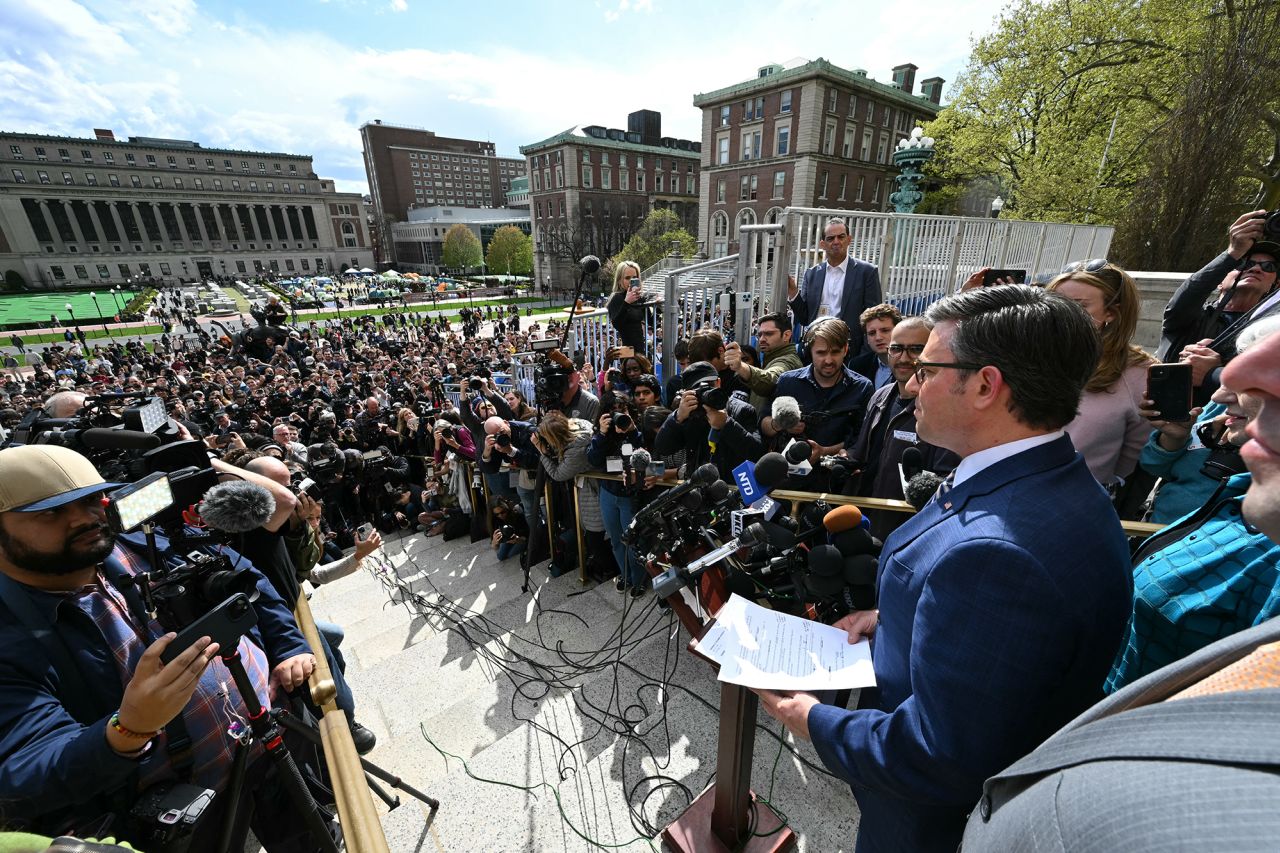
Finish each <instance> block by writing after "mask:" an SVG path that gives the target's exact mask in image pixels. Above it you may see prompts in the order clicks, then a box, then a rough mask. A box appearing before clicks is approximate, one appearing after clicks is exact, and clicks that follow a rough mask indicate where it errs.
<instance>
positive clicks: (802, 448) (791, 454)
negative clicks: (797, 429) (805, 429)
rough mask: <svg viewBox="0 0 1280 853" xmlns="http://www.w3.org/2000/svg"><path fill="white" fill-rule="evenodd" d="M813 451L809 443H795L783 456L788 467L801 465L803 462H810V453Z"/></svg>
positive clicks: (789, 446)
mask: <svg viewBox="0 0 1280 853" xmlns="http://www.w3.org/2000/svg"><path fill="white" fill-rule="evenodd" d="M812 450H813V448H811V447H810V446H809V442H807V441H793V442H792V443H791V444H788V445H787V449H786V451H785V452H784V453H783V456H785V457H786V460H787V464H788V465H799V464H800V463H802V462H808V461H809V455H810V452H811V451H812Z"/></svg>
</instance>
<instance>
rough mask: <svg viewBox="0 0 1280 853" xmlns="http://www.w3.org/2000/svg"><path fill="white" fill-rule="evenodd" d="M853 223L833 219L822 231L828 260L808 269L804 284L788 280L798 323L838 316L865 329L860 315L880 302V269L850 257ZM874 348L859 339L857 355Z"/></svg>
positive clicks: (789, 295)
mask: <svg viewBox="0 0 1280 853" xmlns="http://www.w3.org/2000/svg"><path fill="white" fill-rule="evenodd" d="M849 242H850V235H849V226H848V225H846V224H845V222H844V220H843V219H832V220H830V221H828V222H827V227H826V228H824V229H823V231H822V250H823V252H824V254H825V255H826V258H825V260H823V262H822V263H820V264H818V265H817V266H815V267H811V268H810V269H808V270H806V271H805V274H804V278H803V279H802V280H801V283H800V286H799V287H796V284H795V281H794V280H790V281H788V283H787V303H788V305H789V306H790V308H791V315H792V318H793V319H794V321H795V324H796V325H797V326H808V325H810V324H811V323H812V322H813V321H814V320H815V319H817V318H819V317H838V318H840V319H841V320H843V321H844V323H845V326H847V327H848V328H850V329H855V328H856V329H861V328H862V327H861V325H860V324H859V322H858V318H859V317H861V316H862V312H863V311H865V310H867V309H868V308H870V307H871V306H873V305H879V304H880V302H881V301H882V300H881V296H880V272H879V270H877V269H876V268H875V267H874V266H873V265H871V264H869V263H867V262H866V261H860V260H858V259H857V258H851V257H849ZM868 351H870V346H869V345H868V344H867V342H866V341H865V340H863V341H859V342H858V346H857V347H856V348H855V352H854V353H853V354H854V355H858V354H859V353H862V352H868Z"/></svg>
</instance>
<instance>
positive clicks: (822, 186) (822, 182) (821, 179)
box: [818, 169, 831, 198]
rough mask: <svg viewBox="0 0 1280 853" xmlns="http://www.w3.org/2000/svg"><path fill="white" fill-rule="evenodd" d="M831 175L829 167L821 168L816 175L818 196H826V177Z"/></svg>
mask: <svg viewBox="0 0 1280 853" xmlns="http://www.w3.org/2000/svg"><path fill="white" fill-rule="evenodd" d="M830 176H831V171H830V170H829V169H823V170H822V172H821V173H820V174H819V175H818V198H826V197H827V179H828V178H829V177H830Z"/></svg>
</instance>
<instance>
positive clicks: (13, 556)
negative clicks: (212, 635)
mask: <svg viewBox="0 0 1280 853" xmlns="http://www.w3.org/2000/svg"><path fill="white" fill-rule="evenodd" d="M117 485H119V484H116V483H107V482H104V481H103V480H102V477H101V476H100V475H99V474H98V472H97V471H96V470H95V469H94V468H93V466H92V465H91V464H90V463H89V462H88V460H86V459H85V458H84V457H82V456H80V455H79V454H77V453H76V452H75V451H72V450H70V449H67V448H63V447H56V446H38V445H30V446H25V447H15V448H8V449H4V450H0V613H2V614H3V620H2V623H0V642H2V647H0V679H3V681H4V683H5V690H4V691H3V692H2V693H0V800H3V801H4V803H5V819H6V822H8V823H9V824H11V825H13V824H16V823H19V822H20V823H21V824H23V825H25V826H26V827H28V828H30V829H32V830H34V831H37V832H41V833H44V834H48V835H59V834H63V833H66V832H75V833H76V834H79V835H93V836H99V837H101V836H104V835H107V834H111V835H115V836H116V837H124V838H129V839H131V840H133V841H134V842H135V846H136V845H140V844H143V843H144V842H145V841H146V840H147V839H149V838H151V834H152V833H153V832H155V831H156V830H158V829H159V828H160V827H159V825H158V824H157V822H156V820H155V815H153V814H152V815H149V813H148V811H147V809H146V808H145V806H140V804H141V803H145V801H146V799H147V795H156V794H159V793H161V792H162V791H163V790H166V789H167V787H165V786H169V785H171V784H172V783H175V782H189V783H190V784H192V785H194V786H197V789H209V790H212V791H222V790H223V788H224V787H225V786H226V785H227V783H228V781H229V779H230V772H231V763H232V759H233V756H234V754H235V748H236V744H237V741H236V740H234V739H233V738H232V737H231V736H230V735H229V734H228V732H227V729H228V726H229V725H230V724H231V723H232V722H234V719H233V718H232V717H230V716H229V714H230V713H231V712H232V711H231V710H229V709H243V708H244V707H245V705H244V703H243V700H242V697H241V696H240V694H239V691H238V689H237V688H236V686H235V682H234V681H233V679H232V678H231V675H230V673H229V672H228V670H227V669H226V667H225V666H224V665H223V663H222V662H221V661H220V660H215V658H214V656H215V654H218V653H223V654H225V653H226V650H220V649H218V647H217V645H216V644H213V643H211V642H210V639H209V638H208V637H203V638H200V639H198V640H197V641H196V642H195V643H194V644H193V645H191V646H190V647H189V648H187V649H184V650H181V651H180V652H179V653H178V654H177V656H176V657H174V658H173V659H172V660H170V661H169V662H167V663H166V662H164V661H163V660H162V654H164V653H165V651H166V649H168V648H169V646H170V644H171V643H172V641H173V639H174V636H175V635H174V634H173V633H172V632H171V631H168V630H166V629H165V628H164V627H162V626H161V625H160V623H158V622H157V621H155V620H154V619H151V618H149V617H148V615H147V612H146V609H145V607H144V604H143V601H142V598H141V596H140V593H139V589H138V586H137V585H136V584H135V583H134V582H133V580H134V578H135V577H136V576H137V575H139V574H141V573H144V572H147V571H148V570H150V569H151V568H152V567H151V563H150V561H149V560H148V558H147V556H146V554H147V548H146V546H145V544H144V543H143V542H141V541H139V537H137V536H136V535H126V536H123V537H117V536H116V535H115V534H114V533H113V531H112V529H111V528H110V526H109V525H108V524H107V516H106V511H105V506H104V503H105V502H104V501H103V499H102V495H103V492H105V491H107V490H109V489H111V488H114V487H115V486H117ZM158 544H159V546H160V557H161V559H162V560H164V561H165V562H166V563H168V564H169V565H170V566H172V565H173V562H174V561H177V562H178V563H182V562H185V560H184V557H183V556H182V555H179V554H177V553H174V552H172V551H170V550H169V548H168V544H167V542H164V541H163V539H161V541H160V542H159V543H158ZM233 556H234V557H235V559H236V560H237V561H238V565H237V566H236V569H235V571H236V573H243V574H244V576H245V577H246V578H247V580H248V581H250V582H249V583H248V584H245V586H246V588H250V589H254V590H256V593H257V594H256V597H255V599H254V600H253V602H252V608H253V611H254V613H255V614H256V616H257V627H256V628H254V629H252V630H251V631H249V632H248V633H247V634H246V635H245V636H244V637H243V638H242V639H241V640H240V641H239V645H238V652H239V656H240V659H241V662H242V663H243V665H244V669H245V671H246V673H247V676H248V680H249V683H252V685H253V687H254V692H255V693H256V694H257V699H258V701H259V702H261V703H263V704H264V705H266V704H269V703H270V702H271V700H272V699H283V697H284V694H286V693H288V692H289V691H292V690H294V689H295V688H297V687H299V686H301V685H302V684H303V683H304V682H305V680H306V679H307V677H308V676H309V675H310V673H311V671H312V669H313V668H314V666H315V659H314V657H312V655H311V653H310V650H309V649H308V648H307V645H306V642H305V641H304V640H303V638H302V636H301V634H300V633H299V632H298V629H297V627H296V625H295V624H294V622H293V618H292V616H291V614H290V613H289V611H288V608H287V607H286V605H285V604H284V602H283V601H282V600H281V599H280V597H279V596H278V595H277V594H276V592H275V590H274V589H273V587H272V586H271V584H270V583H268V582H267V581H266V579H265V578H264V577H263V576H262V575H261V574H260V573H259V572H258V571H257V570H256V569H255V568H254V567H252V566H251V565H249V564H248V563H247V562H246V561H244V560H242V559H240V558H239V557H238V555H233ZM241 722H243V721H241ZM262 757H263V756H262V752H261V747H260V746H259V745H256V744H255V746H254V747H253V748H252V751H251V753H250V755H249V774H248V777H247V780H246V785H245V788H244V796H245V798H246V799H248V798H252V799H253V800H254V801H255V804H256V808H255V810H254V814H253V819H252V820H253V829H254V833H255V835H257V837H258V838H259V840H260V841H262V842H263V844H264V845H265V846H266V848H267V849H268V850H269V851H272V853H276V851H308V850H314V849H316V845H315V843H314V842H313V841H311V840H310V839H308V838H306V837H305V832H306V830H305V828H304V825H303V823H302V822H301V821H300V820H299V819H298V818H297V815H296V814H293V813H291V811H290V809H289V808H288V807H287V806H285V805H284V804H283V801H282V799H281V796H280V791H279V790H278V782H277V780H276V776H275V771H274V769H273V768H268V766H267V763H266V762H265V761H263V760H262ZM181 790H182V789H179V791H181ZM225 796H226V795H225V794H224V795H223V796H220V797H219V798H217V799H215V801H214V805H213V807H212V808H207V809H206V811H205V816H204V817H203V819H201V821H200V822H199V829H197V830H195V834H194V836H191V837H190V840H191V841H192V846H191V847H190V848H189V849H191V850H211V849H213V846H214V844H215V842H216V841H217V835H218V831H217V830H218V828H219V823H218V820H219V817H218V816H219V815H220V814H222V813H223V812H224V810H225V809H226V808H227V807H228V805H229V803H228V802H227V801H225V800H224V797H225ZM135 811H136V813H135V814H131V812H135ZM241 814H243V812H241ZM235 838H236V839H238V843H239V844H241V845H242V844H243V839H244V827H240V828H239V829H238V830H237V835H236V836H235ZM144 849H147V850H157V849H162V848H161V847H159V846H157V845H152V846H145V848H144ZM182 849H188V848H182Z"/></svg>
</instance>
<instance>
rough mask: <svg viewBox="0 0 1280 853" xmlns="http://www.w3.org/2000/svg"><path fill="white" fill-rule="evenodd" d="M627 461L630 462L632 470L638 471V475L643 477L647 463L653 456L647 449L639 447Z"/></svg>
mask: <svg viewBox="0 0 1280 853" xmlns="http://www.w3.org/2000/svg"><path fill="white" fill-rule="evenodd" d="M629 461H630V463H631V468H632V470H634V471H638V472H639V473H640V476H641V477H643V476H644V472H645V470H646V469H648V467H649V463H650V462H652V461H653V456H652V455H651V454H650V453H649V451H647V450H645V449H644V448H643V447H641V448H639V449H637V450H636V451H635V452H634V453H632V454H631V458H630V460H629Z"/></svg>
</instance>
